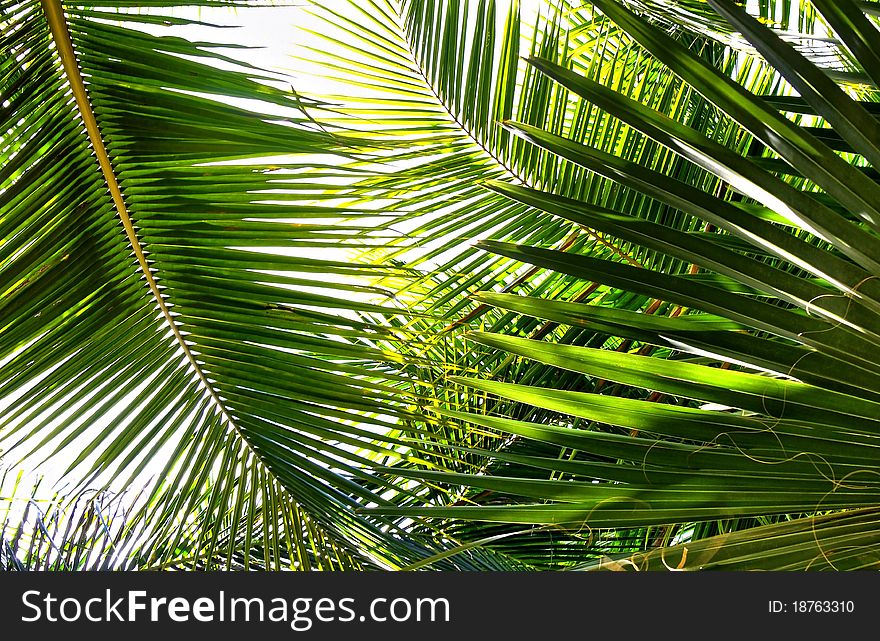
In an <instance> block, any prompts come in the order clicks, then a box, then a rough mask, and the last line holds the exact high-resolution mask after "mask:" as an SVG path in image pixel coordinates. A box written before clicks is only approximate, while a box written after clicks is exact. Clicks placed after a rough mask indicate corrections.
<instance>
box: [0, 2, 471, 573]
mask: <svg viewBox="0 0 880 641" xmlns="http://www.w3.org/2000/svg"><path fill="white" fill-rule="evenodd" d="M179 4H187V5H193V6H201V7H207V6H215V5H216V6H220V5H226V4H229V5H238V6H239V7H240V10H242V11H244V10H249V9H251V7H252V5H253V4H254V3H226V2H213V1H211V0H208V1H205V2H201V3H199V2H190V3H176V2H174V3H172V2H169V3H163V4H162V6H163V7H164V6H166V5H167V6H169V7H170V6H172V5H179ZM132 6H133V5H132V3H129V2H112V1H111V0H107V1H105V2H95V3H79V2H70V3H63V4H62V3H60V2H58V1H57V0H45V1H43V2H38V1H36V0H22V1H19V0H14V1H12V0H5V1H4V2H2V4H0V25H2V42H0V93H2V99H0V103H2V108H0V131H3V132H4V133H3V135H2V139H0V140H2V142H0V159H2V162H0V164H2V169H0V310H2V312H0V319H2V320H0V363H2V369H0V398H2V399H3V406H2V412H0V436H2V438H3V442H4V446H5V449H6V451H5V452H4V456H5V457H6V459H7V461H8V463H7V464H13V463H14V462H15V461H17V460H20V459H21V457H25V456H27V457H31V458H30V460H32V461H34V460H36V461H39V460H43V459H45V458H52V457H65V458H66V462H67V463H69V470H70V471H71V477H72V478H75V479H77V480H78V482H79V485H80V487H107V486H111V487H117V488H119V487H126V486H127V485H129V484H130V483H132V482H133V481H135V480H136V479H140V478H142V477H143V475H144V474H147V475H151V476H152V477H153V478H154V479H156V480H155V482H154V483H153V485H152V486H151V487H150V489H149V491H148V492H147V493H146V495H145V497H144V500H142V501H141V502H140V503H139V504H138V505H136V506H134V507H135V509H134V511H133V512H132V522H133V523H146V524H147V525H148V527H147V528H145V529H144V530H143V531H142V532H140V533H139V535H138V537H137V540H136V543H137V546H136V547H135V548H134V551H133V552H132V554H134V555H135V557H136V564H137V565H138V567H168V566H186V565H187V564H189V565H191V566H194V567H239V566H240V567H244V568H248V567H264V568H300V569H310V568H311V569H314V568H320V569H335V568H362V567H399V566H401V565H405V564H407V563H409V562H411V561H412V560H415V559H419V558H423V557H424V556H425V555H426V554H432V553H435V552H437V551H438V549H437V548H436V545H435V543H434V542H433V541H432V540H431V539H428V538H422V539H419V538H418V536H416V535H413V536H401V535H400V532H399V528H398V526H397V524H396V523H395V522H394V521H389V520H387V519H384V518H378V519H377V518H374V517H372V516H369V515H366V516H365V515H359V514H356V513H355V511H354V509H355V508H356V507H358V506H363V505H390V504H395V502H397V501H401V500H407V499H411V498H412V497H413V496H415V495H417V494H418V492H419V488H418V485H417V484H412V483H410V482H408V481H405V480H401V481H399V482H395V481H393V480H387V479H380V478H378V477H376V476H375V475H373V474H371V473H370V471H369V468H370V467H372V466H373V465H375V463H376V462H377V461H380V462H386V463H391V462H402V461H407V460H409V461H412V460H420V456H421V455H420V453H419V451H418V448H416V447H414V446H413V445H412V444H410V443H403V442H402V441H401V440H400V439H399V434H398V433H397V432H396V431H395V430H397V429H398V427H399V425H400V423H401V420H400V419H401V418H405V417H408V416H409V414H408V410H407V406H408V405H411V404H412V401H413V397H412V396H411V395H410V394H411V393H410V392H406V391H401V386H402V384H403V383H404V382H406V381H405V379H404V378H403V377H402V376H401V374H399V373H396V371H397V369H398V364H399V363H400V362H401V358H400V357H399V356H397V355H395V354H392V353H389V352H387V351H385V350H383V349H381V348H380V347H379V346H378V341H379V339H382V338H390V337H393V336H395V335H396V333H397V330H395V329H394V328H392V327H391V326H390V324H389V323H388V322H387V320H383V319H387V318H391V317H394V316H395V315H398V314H405V313H406V310H404V309H402V308H401V307H400V306H399V305H395V304H393V303H392V304H390V305H386V306H379V305H376V304H375V303H373V302H370V301H371V299H372V298H375V297H376V295H377V290H376V289H375V287H373V286H372V285H371V284H370V283H371V282H373V281H375V280H376V276H375V274H376V272H377V270H378V269H379V268H377V267H374V266H372V265H361V264H356V263H354V262H351V261H350V260H349V259H348V258H347V257H346V255H345V253H344V252H339V251H337V252H335V253H332V254H330V255H327V254H326V250H327V248H328V247H333V248H335V247H340V246H344V245H345V244H346V243H354V242H357V235H358V234H360V233H362V232H363V231H364V230H365V229H367V226H366V223H361V222H359V221H362V220H366V217H367V216H369V217H370V218H375V216H376V214H375V212H373V211H359V210H358V208H357V207H339V208H337V207H332V206H324V204H323V203H321V202H320V201H321V196H320V194H318V193H316V192H315V189H314V185H313V184H312V183H311V181H312V180H314V176H315V174H320V173H321V172H322V170H323V169H326V166H325V165H321V164H320V162H321V160H320V159H321V158H325V159H326V157H327V154H337V155H342V156H346V157H348V158H351V157H352V154H353V153H354V152H353V148H352V146H351V141H347V140H346V139H345V137H344V136H343V135H340V134H338V133H337V134H333V133H332V132H328V131H327V130H326V128H321V127H318V126H316V124H315V123H314V120H313V119H312V118H311V116H310V114H309V113H308V111H309V110H310V109H312V108H314V107H315V106H316V105H315V103H314V102H312V101H310V100H307V99H304V98H301V97H299V96H298V95H296V94H292V93H291V92H290V91H288V90H287V87H285V85H284V77H283V76H278V75H273V74H270V73H268V72H263V71H261V70H259V69H256V68H253V67H251V66H249V65H246V64H244V63H237V62H236V60H235V56H234V54H235V49H234V47H229V46H227V47H225V48H223V47H220V46H218V45H214V44H212V43H206V42H193V41H190V40H186V39H183V38H181V37H178V36H163V35H150V34H148V33H147V32H146V31H145V30H144V29H142V28H140V26H141V25H144V24H149V25H155V24H175V25H178V26H183V27H185V26H186V25H187V24H191V23H192V22H193V21H191V20H187V19H184V18H181V17H179V16H178V17H174V16H166V15H161V11H160V12H158V13H156V12H147V13H141V12H134V13H127V12H124V11H123V12H120V11H119V10H120V9H122V10H125V9H127V8H130V7H132ZM157 6H158V5H157ZM155 8H156V7H154V9H155ZM159 8H161V7H159ZM279 87H280V88H279ZM237 105H244V106H237ZM319 154H322V155H319ZM325 162H327V161H325ZM329 162H330V163H331V165H332V164H335V163H334V161H332V160H330V161H329ZM322 252H323V253H322ZM385 273H386V274H393V273H398V274H399V273H401V272H400V270H397V271H395V270H393V269H392V270H387V271H386V272H385ZM378 293H380V294H381V292H378ZM365 311H367V312H371V313H372V314H373V317H374V318H375V319H378V320H376V322H366V321H364V320H363V319H359V318H358V312H365ZM406 385H407V388H409V383H406ZM71 453H73V454H71ZM472 556H473V555H472ZM484 556H485V555H484ZM463 558H464V557H462V559H463ZM474 558H476V557H474ZM460 560H461V559H456V560H455V562H459V561H460ZM475 563H476V565H475V566H468V562H467V561H464V564H465V566H466V567H481V565H480V563H481V562H475Z"/></svg>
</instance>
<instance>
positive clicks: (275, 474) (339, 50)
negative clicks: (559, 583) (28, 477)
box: [0, 0, 880, 569]
mask: <svg viewBox="0 0 880 641" xmlns="http://www.w3.org/2000/svg"><path fill="white" fill-rule="evenodd" d="M137 4H139V3H129V2H115V3H114V2H110V1H109V0H108V1H106V2H100V3H84V2H64V3H60V2H58V1H57V0H43V1H42V2H35V1H28V0H16V1H9V0H7V1H5V2H3V3H0V27H2V45H0V61H2V62H0V65H2V67H0V78H2V81H0V92H2V111H0V119H2V123H3V126H2V128H0V131H4V132H5V133H4V135H3V138H2V144H0V154H2V158H3V169H2V170H0V212H2V213H0V230H2V232H0V239H2V240H0V307H2V309H3V315H2V318H3V322H2V324H0V365H2V373H0V398H2V399H3V405H2V417H0V436H2V438H3V439H4V443H5V444H7V445H6V447H7V448H8V451H7V452H6V453H5V454H6V456H7V457H11V456H16V457H23V456H26V457H28V458H29V459H30V460H40V459H41V458H46V457H51V456H62V455H64V456H67V457H68V458H69V460H70V470H69V472H70V477H71V478H73V479H75V480H76V483H75V484H74V486H73V487H72V489H70V491H69V492H66V493H65V496H66V497H68V499H67V500H66V501H65V497H59V498H58V500H56V501H54V502H53V504H52V508H50V509H48V510H41V511H39V513H38V515H37V516H36V517H34V516H31V517H30V520H28V516H27V515H25V518H24V519H23V521H22V525H20V526H18V527H13V526H8V527H7V526H6V525H5V526H4V534H3V537H4V540H5V543H4V545H5V547H4V549H3V558H2V559H0V561H2V562H3V563H4V564H5V565H7V566H9V567H26V566H27V567H46V568H49V567H65V568H69V567H138V568H160V567H161V568H168V567H193V568H210V567H225V568H230V569H231V568H236V569H237V568H243V569H247V568H257V567H260V568H298V569H310V568H322V569H348V568H424V567H430V568H447V569H450V568H456V569H561V568H589V569H594V568H602V569H606V568H607V569H672V568H674V569H703V568H718V569H756V568H759V569H828V568H833V569H856V568H866V567H875V566H876V565H877V563H878V556H877V555H878V552H880V540H878V535H877V533H876V532H877V528H876V522H877V519H878V517H880V511H878V508H877V506H878V504H880V482H878V471H880V470H878V466H877V463H876V461H877V456H876V448H877V446H878V445H877V436H878V431H880V365H878V362H880V358H878V356H880V315H878V310H880V282H878V279H877V274H878V268H880V239H878V234H877V232H878V229H880V187H878V183H877V181H876V172H875V170H874V169H873V167H874V165H876V164H878V160H880V125H878V121H877V118H876V115H877V114H878V113H880V109H878V108H877V107H876V106H875V103H876V83H877V82H878V81H880V78H878V77H876V76H877V69H880V66H878V62H880V61H878V60H877V59H876V58H877V57H878V56H880V35H878V32H877V30H876V27H875V26H874V24H873V22H874V19H875V18H874V16H875V15H876V13H877V8H876V7H875V6H872V4H871V3H856V2H853V1H852V0H835V1H831V0H813V1H812V2H809V3H808V2H803V3H801V5H800V6H797V5H796V4H795V3H791V2H788V1H779V2H762V3H760V6H757V7H753V6H751V5H749V6H748V7H746V8H743V7H741V6H739V5H737V4H735V3H733V2H730V1H729V0H709V2H708V3H706V2H701V1H697V0H693V1H692V0H687V1H686V2H676V3H667V2H663V1H661V0H632V1H629V0H627V1H623V0H620V1H617V0H592V1H591V2H589V3H586V4H584V3H580V2H563V1H560V2H554V3H549V2H548V3H535V4H534V5H532V4H523V5H522V6H520V4H519V3H517V2H510V3H500V2H498V3H496V2H493V1H490V0H474V1H473V2H440V1H439V0H438V1H432V0H402V1H401V2H396V1H395V0H373V1H372V2H369V3H364V2H360V3H351V5H350V6H349V5H343V4H342V3H329V2H327V3H325V2H316V3H315V4H314V7H313V8H312V12H313V15H314V18H315V19H316V20H317V21H318V23H317V24H319V25H320V28H315V29H314V31H315V34H314V40H312V42H314V43H315V44H314V46H311V45H310V46H307V47H304V48H303V49H302V55H303V57H304V58H305V60H304V61H303V63H304V64H306V63H307V64H308V65H309V68H310V69H313V70H314V71H315V73H317V74H319V75H320V76H321V78H322V79H323V81H324V82H332V83H335V85H334V86H335V89H332V90H331V89H322V90H321V91H320V92H318V91H317V90H315V91H309V90H308V86H309V85H308V83H306V84H299V85H298V86H297V88H296V91H293V90H292V89H291V87H290V86H289V84H288V83H287V82H286V79H285V78H283V77H282V76H279V75H278V74H273V73H271V72H268V71H264V70H259V69H256V68H253V67H250V66H248V65H247V64H246V63H243V62H241V60H240V59H239V60H237V59H236V57H235V55H234V54H235V49H234V48H232V49H230V48H222V49H221V48H219V47H216V46H211V45H210V44H208V43H204V42H194V41H191V40H187V39H184V38H182V37H177V36H165V35H149V34H151V33H153V31H150V30H149V29H146V27H149V26H152V25H157V24H159V25H161V24H168V25H171V24H173V25H177V26H180V27H185V26H186V25H188V24H189V25H192V24H194V23H195V22H197V21H193V20H188V19H184V18H180V17H175V15H174V14H173V12H172V13H170V14H168V15H165V14H166V13H168V11H167V10H165V8H164V5H168V6H171V5H177V4H184V3H182V2H180V3H178V2H167V3H165V2H162V3H151V4H153V5H156V7H159V8H160V9H161V10H160V11H155V12H154V11H151V12H146V13H140V12H125V13H119V12H118V11H117V10H118V9H126V8H128V7H130V6H132V5H137ZM186 4H200V5H202V6H204V7H211V6H213V5H224V4H226V5H230V4H231V5H240V7H242V10H244V8H245V7H249V6H250V5H252V4H254V3H234V2H211V1H206V2H201V3H194V2H190V3H186ZM160 5H161V6H160ZM154 8H155V7H154ZM265 10H267V11H268V10H270V9H265ZM160 14H161V15H160ZM245 101H247V102H245ZM238 105H242V106H238ZM71 452H73V453H74V454H73V455H71V454H70V453H71ZM145 471H157V473H155V476H154V478H153V480H151V481H149V482H147V485H146V487H145V489H144V492H143V493H142V494H140V495H139V497H138V498H137V499H134V500H130V501H128V502H127V503H124V502H121V499H119V498H118V497H116V496H114V495H106V496H107V498H105V499H104V501H103V502H102V501H96V500H94V499H91V498H90V499H87V500H86V502H87V503H88V506H89V507H88V508H84V507H77V504H76V503H74V502H73V501H72V500H70V499H69V497H83V496H90V495H88V494H86V495H83V494H82V491H83V490H84V489H87V488H94V487H117V488H125V487H130V486H132V485H134V486H137V484H138V483H139V482H140V483H142V482H143V477H144V473H145ZM80 500H81V501H83V499H82V498H80ZM79 505H80V506H82V505H83V503H82V502H81V503H80V504H79ZM115 506H122V507H120V509H119V510H118V511H114V510H115ZM111 512H112V514H113V516H108V515H109V514H111ZM28 524H30V525H28ZM47 524H54V525H53V527H54V530H53V529H52V528H51V527H49V526H47ZM64 527H66V528H67V531H68V532H69V533H72V534H65V533H64ZM28 528H30V530H29V531H30V534H25V530H27V529H28ZM50 530H51V531H50ZM71 537H74V538H73V539H72V538H71ZM74 539H76V540H77V541H78V542H79V543H78V544H72V543H71V541H73V540H74ZM83 541H85V542H86V543H83ZM28 542H30V543H29V544H28V545H25V543H28ZM85 548H88V549H89V550H90V551H91V552H90V553H86V552H84V551H83V550H84V549H85ZM105 551H106V552H105Z"/></svg>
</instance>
